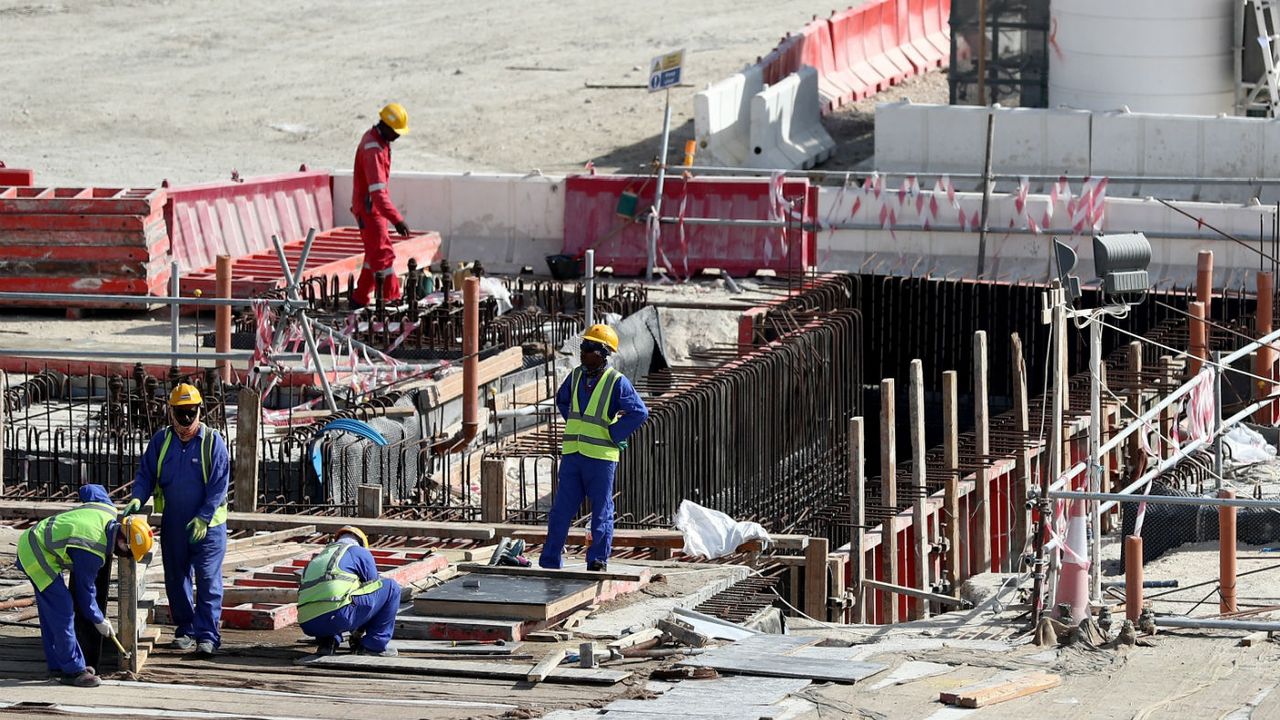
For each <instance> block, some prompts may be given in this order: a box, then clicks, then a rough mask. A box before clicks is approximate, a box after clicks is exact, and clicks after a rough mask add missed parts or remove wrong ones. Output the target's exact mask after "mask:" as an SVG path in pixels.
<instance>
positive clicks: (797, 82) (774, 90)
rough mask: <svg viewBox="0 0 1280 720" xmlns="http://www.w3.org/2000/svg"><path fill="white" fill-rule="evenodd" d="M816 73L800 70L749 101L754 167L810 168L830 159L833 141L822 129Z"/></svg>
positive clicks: (805, 68) (811, 69) (748, 161)
mask: <svg viewBox="0 0 1280 720" xmlns="http://www.w3.org/2000/svg"><path fill="white" fill-rule="evenodd" d="M819 108H820V100H819V98H818V73H817V71H816V70H814V69H813V68H811V67H807V66H806V67H802V68H800V70H798V71H797V72H795V73H793V74H791V75H789V76H787V77H786V78H784V79H783V80H782V81H781V82H779V83H777V84H776V85H773V86H771V87H769V88H766V89H765V90H763V91H761V92H759V93H757V94H756V95H755V96H754V97H753V98H751V153H752V154H751V157H749V158H748V159H747V165H748V166H750V167H756V168H781V169H788V170H790V169H795V168H806V169H807V168H811V167H813V166H814V165H816V164H818V163H820V162H822V161H824V160H826V159H827V158H829V157H831V153H832V152H833V151H834V150H835V147H836V143H835V140H833V139H831V135H830V134H828V133H827V131H826V128H824V127H822V117H821V112H820V110H819Z"/></svg>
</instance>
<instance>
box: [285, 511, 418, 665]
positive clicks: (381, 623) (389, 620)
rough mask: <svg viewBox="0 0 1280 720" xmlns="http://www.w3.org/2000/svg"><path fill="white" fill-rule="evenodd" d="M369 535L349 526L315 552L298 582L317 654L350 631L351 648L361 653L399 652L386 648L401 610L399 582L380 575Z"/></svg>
mask: <svg viewBox="0 0 1280 720" xmlns="http://www.w3.org/2000/svg"><path fill="white" fill-rule="evenodd" d="M368 548H369V538H368V537H366V536H365V534H364V533H363V532H361V530H360V528H357V527H353V526H351V525H347V526H346V527H343V528H340V529H339V530H338V532H336V533H334V536H333V542H331V543H329V544H328V545H327V546H325V548H324V549H323V550H321V551H320V552H318V553H316V556H315V557H313V558H311V562H309V563H307V567H306V569H304V570H303V571H302V580H301V581H300V582H299V584H298V624H299V625H301V626H302V632H304V633H306V634H308V635H310V636H311V637H314V638H316V640H317V642H318V648H317V650H316V653H317V654H319V655H332V654H334V653H335V652H337V650H338V646H339V645H340V644H342V635H343V634H344V633H351V649H352V650H354V651H355V652H357V653H359V654H361V655H381V656H383V657H393V656H395V655H396V654H397V653H396V649H395V648H393V647H388V643H389V642H390V641H391V634H392V632H394V631H395V628H396V611H397V610H399V609H400V584H399V583H397V582H396V581H395V580H392V579H391V578H380V577H378V565H377V563H375V562H374V560H373V555H372V554H371V553H370V552H369V550H368Z"/></svg>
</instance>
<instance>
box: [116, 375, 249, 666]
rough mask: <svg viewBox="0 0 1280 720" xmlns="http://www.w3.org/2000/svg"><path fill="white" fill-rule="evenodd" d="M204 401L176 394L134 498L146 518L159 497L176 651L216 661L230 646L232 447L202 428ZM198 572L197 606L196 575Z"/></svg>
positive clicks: (133, 506) (179, 390)
mask: <svg viewBox="0 0 1280 720" xmlns="http://www.w3.org/2000/svg"><path fill="white" fill-rule="evenodd" d="M203 402H204V399H203V398H202V397H201V396H200V391H199V390H197V389H196V388H195V387H194V386H192V385H188V384H186V383H181V384H179V385H178V386H177V387H176V388H174V389H173V392H172V393H170V394H169V422H170V426H169V427H167V428H165V429H164V430H161V431H160V432H158V433H156V434H155V436H154V437H152V438H151V443H150V444H149V445H147V451H146V453H145V454H144V455H143V456H142V460H141V461H140V462H139V463H138V474H137V475H136V476H135V477H134V480H133V499H132V500H130V501H129V504H128V505H127V506H126V507H125V513H134V512H138V510H139V509H141V508H142V506H143V505H144V504H146V502H147V500H148V499H149V498H150V497H151V496H152V493H153V492H154V494H155V498H156V510H157V511H158V512H160V513H161V514H162V517H161V520H160V546H161V547H162V548H163V550H164V551H163V552H162V553H161V557H162V558H163V559H164V589H165V594H166V595H167V596H168V598H169V612H170V613H171V614H172V616H173V624H174V625H176V626H177V628H176V629H175V630H174V633H173V646H174V647H175V648H177V649H179V650H191V649H193V648H194V649H195V650H196V652H197V653H200V654H202V655H212V654H213V653H214V651H215V650H216V649H217V648H218V646H219V645H220V644H221V642H222V636H221V634H220V633H219V632H218V622H219V621H220V620H221V618H222V560H223V557H224V556H225V555H226V554H227V484H228V481H229V480H230V476H231V462H230V456H229V455H228V453H227V444H226V442H225V441H224V440H223V439H222V436H220V435H219V434H218V433H217V432H216V431H214V429H213V428H211V427H209V426H208V425H206V424H205V423H203V422H201V419H200V416H201V408H202V405H203ZM192 570H194V571H195V605H194V606H193V605H192V588H191V575H192Z"/></svg>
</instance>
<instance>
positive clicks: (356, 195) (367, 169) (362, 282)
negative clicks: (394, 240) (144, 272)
mask: <svg viewBox="0 0 1280 720" xmlns="http://www.w3.org/2000/svg"><path fill="white" fill-rule="evenodd" d="M390 175H391V144H390V143H388V142H386V141H384V140H383V139H382V135H381V134H379V133H378V128H377V126H374V127H372V128H370V129H369V131H368V132H366V133H365V134H364V137H362V138H360V146H359V147H358V148H356V162H355V177H354V178H353V179H352V186H351V214H353V215H355V217H356V224H357V225H358V226H359V227H360V240H361V241H362V242H363V243H364V265H363V266H361V268H360V279H359V280H358V281H357V282H356V290H355V296H354V297H352V302H354V303H355V304H357V305H368V304H369V302H370V301H371V300H372V298H373V288H374V278H375V277H381V279H382V297H383V299H384V300H387V301H392V300H399V299H400V278H398V277H396V274H395V270H394V265H395V262H396V252H395V250H394V249H393V248H392V247H391V236H390V235H389V234H388V233H387V225H388V223H390V224H391V225H395V224H396V223H401V222H404V218H403V217H401V215H400V211H398V210H396V206H395V205H393V204H392V203H391V196H390V195H389V194H388V192H387V183H388V181H389V179H390ZM383 273H385V275H383Z"/></svg>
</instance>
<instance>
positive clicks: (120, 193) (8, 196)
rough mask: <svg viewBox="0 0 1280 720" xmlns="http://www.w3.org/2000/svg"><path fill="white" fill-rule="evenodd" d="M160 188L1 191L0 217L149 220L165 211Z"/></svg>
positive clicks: (45, 188) (9, 189) (44, 188)
mask: <svg viewBox="0 0 1280 720" xmlns="http://www.w3.org/2000/svg"><path fill="white" fill-rule="evenodd" d="M165 197H166V195H165V191H164V189H162V188H98V187H85V188H65V187H0V213H31V214H49V213H59V214H60V213H71V214H81V215H141V216H144V217H145V216H150V215H154V214H156V213H158V212H160V211H161V210H162V209H163V207H164V202H165Z"/></svg>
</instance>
